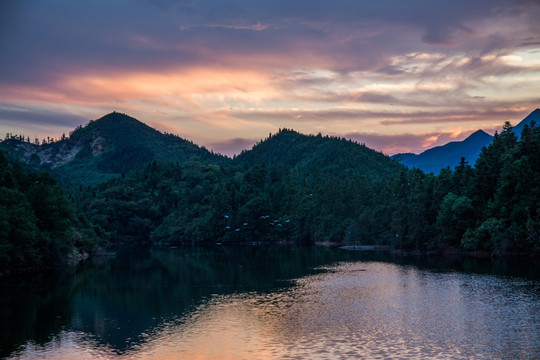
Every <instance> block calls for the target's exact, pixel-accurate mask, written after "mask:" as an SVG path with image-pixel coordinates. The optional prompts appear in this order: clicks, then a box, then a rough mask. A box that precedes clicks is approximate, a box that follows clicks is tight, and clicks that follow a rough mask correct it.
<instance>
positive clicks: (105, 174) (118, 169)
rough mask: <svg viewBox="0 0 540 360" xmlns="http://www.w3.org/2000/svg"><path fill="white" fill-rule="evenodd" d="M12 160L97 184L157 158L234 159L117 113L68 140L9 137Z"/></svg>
mask: <svg viewBox="0 0 540 360" xmlns="http://www.w3.org/2000/svg"><path fill="white" fill-rule="evenodd" d="M1 147H2V148H3V149H4V150H6V152H7V153H8V154H10V156H11V157H14V158H16V159H20V160H22V161H23V162H26V163H28V164H29V165H30V166H31V167H33V168H41V169H45V170H49V169H50V170H51V171H52V173H53V174H54V175H55V176H56V177H57V178H58V179H59V180H60V181H61V183H62V184H63V185H68V186H70V185H72V186H73V185H80V184H84V185H86V184H93V183H98V182H101V181H104V180H106V179H108V178H111V177H113V176H117V175H120V174H122V173H123V172H128V171H131V170H136V169H140V168H142V167H143V166H144V165H146V164H147V163H149V162H151V161H153V160H158V161H167V162H180V163H181V162H184V161H187V160H190V159H192V158H197V159H199V160H200V161H201V162H204V163H214V164H225V163H228V162H230V159H229V158H227V157H225V156H222V155H218V154H214V153H212V152H210V151H208V150H207V149H205V148H203V147H199V146H197V145H195V144H193V143H192V142H190V141H187V140H184V139H182V138H180V137H178V136H175V135H171V134H163V133H161V132H159V131H157V130H155V129H153V128H151V127H149V126H147V125H145V124H144V123H142V122H140V121H138V120H136V119H134V118H132V117H130V116H128V115H125V114H121V113H117V112H113V113H110V114H108V115H105V116H103V117H102V118H100V119H98V120H94V121H90V122H89V123H88V124H87V125H86V126H84V127H78V128H77V129H75V130H74V131H73V132H72V133H71V134H70V136H69V137H67V138H63V139H62V140H60V141H57V142H52V143H48V144H43V145H36V144H31V143H28V142H24V141H20V140H16V139H9V140H5V141H3V142H2V143H1Z"/></svg>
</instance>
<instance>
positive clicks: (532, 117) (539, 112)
mask: <svg viewBox="0 0 540 360" xmlns="http://www.w3.org/2000/svg"><path fill="white" fill-rule="evenodd" d="M533 121H534V122H535V123H536V126H540V109H536V110H534V111H533V112H532V113H530V114H529V115H527V117H526V118H525V119H523V120H522V121H521V122H520V123H519V124H517V125H516V126H514V128H513V129H512V130H513V131H514V133H515V134H516V135H517V136H518V137H519V136H520V135H521V131H522V130H523V128H524V127H525V125H529V126H531V122H533Z"/></svg>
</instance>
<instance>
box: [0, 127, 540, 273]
mask: <svg viewBox="0 0 540 360" xmlns="http://www.w3.org/2000/svg"><path fill="white" fill-rule="evenodd" d="M283 132H284V133H285V135H287V136H292V137H293V140H294V141H293V143H294V142H295V141H296V142H297V143H298V142H300V141H301V139H300V138H298V139H294V136H295V135H294V134H295V133H294V132H290V131H289V130H283ZM282 135H283V134H282ZM311 138H312V139H311V140H309V141H312V142H313V141H315V142H317V141H319V142H320V147H317V149H318V151H311V152H309V153H310V154H311V156H312V158H311V160H310V161H307V162H306V161H303V162H301V163H292V162H291V163H290V164H289V163H287V164H283V163H279V162H275V161H272V159H273V157H272V156H267V157H266V158H265V157H264V156H262V155H261V156H259V157H258V160H257V158H256V157H253V155H250V157H249V158H246V157H245V155H244V156H243V155H240V156H239V157H238V159H233V160H236V161H231V162H225V163H219V164H213V163H209V162H201V161H200V159H198V158H197V157H193V158H192V159H191V160H189V161H184V162H178V161H177V162H168V161H158V160H153V161H151V162H149V163H148V164H147V165H145V166H144V167H142V168H140V169H138V170H134V171H129V172H123V173H122V174H121V175H120V176H116V177H112V178H111V179H109V180H107V181H105V182H102V183H98V184H90V185H85V184H81V185H79V187H78V188H77V189H69V188H68V189H66V190H64V191H63V190H62V188H61V187H60V186H59V185H58V184H57V182H56V181H55V180H54V179H53V178H52V177H51V176H50V175H49V174H47V173H34V172H32V171H31V170H28V169H26V170H25V168H24V167H23V166H22V165H20V164H18V163H17V162H14V161H8V160H7V158H6V157H5V156H3V155H0V221H1V222H2V224H1V226H0V228H1V229H2V230H1V232H0V269H4V270H5V269H17V268H21V267H22V268H28V267H39V266H45V265H51V264H56V263H61V262H65V261H67V260H66V259H68V258H69V257H70V256H73V254H81V253H92V252H95V251H98V250H99V251H101V250H103V249H104V248H106V247H108V246H117V245H123V244H140V245H148V244H216V243H218V244H226V243H252V242H257V243H259V242H260V243H266V242H287V243H289V242H294V243H316V242H332V243H340V244H356V245H361V244H365V245H385V246H389V247H391V248H393V249H398V250H418V251H445V250H455V251H482V252H486V253H489V254H492V255H505V254H515V253H527V254H531V253H538V252H540V214H539V204H540V183H539V182H538V179H540V151H539V150H540V128H538V127H537V126H535V125H534V124H532V125H531V126H530V127H529V126H525V128H524V129H523V131H522V133H521V136H519V137H517V136H516V135H515V134H514V132H512V127H511V125H510V124H509V123H506V124H505V125H504V127H503V130H502V132H501V133H500V134H497V133H496V134H495V137H494V140H493V142H492V143H491V144H490V145H489V146H487V147H484V148H483V149H482V152H481V154H480V157H479V158H478V159H477V161H476V163H475V164H474V166H472V165H471V164H468V163H467V161H466V160H465V159H462V161H461V163H460V164H459V165H458V166H457V167H455V168H454V169H450V168H446V169H443V170H442V171H441V172H440V174H438V175H433V174H425V173H423V172H422V171H421V170H418V169H407V168H405V167H403V166H401V165H399V164H397V163H395V162H391V161H390V160H389V159H388V158H386V157H384V156H383V155H382V154H379V155H380V156H381V157H382V158H385V159H382V160H381V159H379V158H378V155H370V156H373V161H372V163H373V164H382V163H384V161H388V163H387V165H385V166H382V167H381V166H368V165H365V166H364V167H363V168H362V171H356V170H355V169H356V168H353V165H352V162H351V161H348V159H347V156H352V155H350V154H351V151H340V149H341V147H346V146H348V145H347V143H348V141H346V140H343V139H341V140H336V139H333V140H332V139H331V138H330V139H328V138H326V140H324V139H325V137H322V139H321V137H320V136H319V137H317V136H312V137H311ZM272 139H273V141H276V139H283V136H281V137H279V136H276V135H274V136H270V137H269V138H268V139H266V140H265V141H263V142H261V143H260V144H258V145H257V146H267V144H268V142H269V141H271V140H272ZM324 144H328V145H324ZM257 146H255V147H254V150H255V149H256V148H257ZM286 146H287V144H286V143H284V144H280V147H281V148H283V147H285V148H284V149H282V151H283V153H294V151H292V150H291V151H288V150H290V149H288V148H286ZM302 146H304V145H302ZM317 146H319V145H317ZM325 146H326V147H325ZM295 151H296V150H295ZM330 151H333V152H334V155H331V156H330V157H329V158H327V159H325V160H324V161H319V160H320V159H318V157H321V156H325V154H326V156H329V155H328V152H330ZM373 153H374V152H373ZM266 154H268V153H266ZM348 154H349V155H348ZM375 154H377V153H375ZM366 156H367V155H366ZM302 159H305V156H304V157H302ZM332 159H335V160H334V161H332Z"/></svg>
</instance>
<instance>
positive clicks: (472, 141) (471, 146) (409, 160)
mask: <svg viewBox="0 0 540 360" xmlns="http://www.w3.org/2000/svg"><path fill="white" fill-rule="evenodd" d="M492 140H493V136H491V135H489V134H488V133H486V132H484V131H483V130H478V131H476V132H475V133H473V134H471V135H470V136H469V137H468V138H466V139H465V140H463V141H452V142H450V143H448V144H446V145H442V146H437V147H434V148H431V149H428V150H426V151H424V152H423V153H421V154H419V155H416V154H411V153H406V154H397V155H394V156H393V158H395V159H397V160H400V161H401V163H402V164H404V165H405V166H407V167H409V168H413V167H416V168H419V169H421V170H422V171H424V172H426V173H430V172H432V173H435V174H438V173H439V171H440V170H441V169H443V168H445V167H447V166H450V167H451V168H452V169H453V168H454V167H455V166H456V165H458V164H459V161H460V160H461V158H462V157H464V158H465V159H466V160H467V161H468V162H469V163H470V164H472V165H474V162H475V161H476V159H477V158H478V155H480V151H481V150H482V147H484V146H487V145H489V144H490V143H491V141H492Z"/></svg>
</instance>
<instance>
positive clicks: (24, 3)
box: [0, 0, 536, 82]
mask: <svg viewBox="0 0 540 360" xmlns="http://www.w3.org/2000/svg"><path fill="white" fill-rule="evenodd" d="M535 3H536V2H535V1H510V0H483V1H473V2H471V1H465V0H457V1H452V2H434V1H427V0H424V1H420V0H417V1H400V0H383V1H377V2H359V1H353V0H341V1H339V0H338V1H326V0H324V1H323V0H311V1H268V2H254V1H245V0H236V1H226V2H224V1H218V0H203V1H197V2H194V1H142V0H139V1H128V0H117V1H108V0H107V1H105V0H93V1H87V2H74V1H68V0H56V1H38V2H36V1H29V0H17V1H14V0H7V1H4V2H3V3H2V5H1V9H0V10H2V11H0V12H1V13H3V15H2V20H4V22H3V25H2V30H3V32H2V33H3V35H2V37H1V44H2V47H3V49H4V51H2V52H3V54H4V55H2V58H1V64H2V66H1V68H0V69H1V70H0V75H1V78H2V79H3V80H2V81H11V82H19V81H26V82H32V81H40V80H41V81H48V80H51V79H54V78H56V77H58V76H61V75H62V74H63V73H65V72H66V71H68V72H69V71H80V72H84V71H88V69H89V68H90V69H92V70H93V71H95V70H96V69H97V70H99V69H100V68H102V69H111V68H112V69H116V70H117V71H125V69H130V68H139V69H145V68H147V69H152V68H153V69H155V68H160V67H172V66H177V65H190V64H201V63H219V62H227V58H228V56H229V55H231V54H239V55H245V56H250V55H252V54H268V55H272V54H276V53H279V54H282V55H285V56H286V55H288V54H289V55H291V61H293V62H299V63H298V64H296V65H300V66H301V65H304V64H308V63H309V62H310V61H313V60H310V57H309V56H306V57H305V58H304V59H302V58H301V57H299V56H300V55H302V54H316V55H317V56H316V58H325V60H326V61H330V62H331V63H332V64H331V65H332V66H333V68H335V69H337V70H345V71H354V70H359V69H362V68H366V67H373V66H376V65H377V64H380V63H381V60H383V59H384V57H385V56H389V55H392V54H396V53H402V51H403V48H404V47H406V48H408V49H409V50H410V51H422V49H425V48H427V47H429V46H431V45H433V44H435V45H441V46H442V47H443V48H442V49H440V50H441V51H451V50H452V49H451V48H449V49H446V50H445V49H444V46H452V45H455V44H456V43H458V42H459V41H460V36H461V35H460V34H462V35H463V36H464V37H465V38H466V37H467V36H468V35H469V34H471V33H474V32H475V28H474V27H473V25H471V24H473V23H475V22H480V21H482V20H484V19H486V18H490V19H495V21H496V20H497V19H504V18H506V17H515V16H517V15H519V14H522V13H524V12H526V11H528V9H530V8H531V6H532V5H533V4H535ZM512 35H515V34H512ZM412 40H416V43H414V44H413V43H411V42H412ZM526 41H529V42H530V41H531V40H527V39H511V38H509V37H507V36H504V35H500V34H499V35H497V37H496V39H493V38H489V37H486V38H485V39H484V40H483V43H482V44H479V43H475V44H474V46H475V50H478V49H479V47H481V46H483V47H484V48H485V49H486V51H489V49H490V48H492V47H493V44H498V49H497V50H498V51H501V50H504V49H501V48H504V47H510V48H512V47H515V46H520V45H522V44H523V43H524V42H526ZM463 42H465V40H464V41H463ZM422 43H424V45H422ZM462 45H466V44H462ZM234 58H235V59H237V57H234ZM263 58H264V57H263ZM248 59H249V58H248ZM249 60H251V61H252V59H249ZM245 65H248V66H250V65H249V64H245ZM386 69H387V71H388V69H391V68H388V67H387V68H386Z"/></svg>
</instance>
